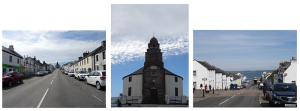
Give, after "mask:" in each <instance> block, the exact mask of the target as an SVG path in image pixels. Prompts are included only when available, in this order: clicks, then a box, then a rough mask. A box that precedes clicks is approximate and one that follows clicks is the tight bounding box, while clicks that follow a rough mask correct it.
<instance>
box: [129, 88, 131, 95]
mask: <svg viewBox="0 0 300 111" xmlns="http://www.w3.org/2000/svg"><path fill="white" fill-rule="evenodd" d="M128 96H131V87H129V88H128Z"/></svg>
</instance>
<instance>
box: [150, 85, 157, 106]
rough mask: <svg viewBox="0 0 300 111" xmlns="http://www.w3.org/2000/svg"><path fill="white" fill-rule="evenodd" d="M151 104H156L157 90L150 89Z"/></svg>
mask: <svg viewBox="0 0 300 111" xmlns="http://www.w3.org/2000/svg"><path fill="white" fill-rule="evenodd" d="M151 104H158V97H157V89H151Z"/></svg>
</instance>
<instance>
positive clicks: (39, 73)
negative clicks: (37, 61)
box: [36, 71, 44, 76]
mask: <svg viewBox="0 0 300 111" xmlns="http://www.w3.org/2000/svg"><path fill="white" fill-rule="evenodd" d="M42 75H44V73H43V71H39V72H37V73H36V76H42Z"/></svg>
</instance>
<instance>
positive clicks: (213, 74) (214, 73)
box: [193, 59, 247, 89]
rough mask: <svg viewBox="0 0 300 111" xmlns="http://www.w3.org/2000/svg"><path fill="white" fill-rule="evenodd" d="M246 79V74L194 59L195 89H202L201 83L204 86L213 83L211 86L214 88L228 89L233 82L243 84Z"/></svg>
mask: <svg viewBox="0 0 300 111" xmlns="http://www.w3.org/2000/svg"><path fill="white" fill-rule="evenodd" d="M246 79H247V78H246V76H244V75H243V74H241V73H237V74H234V73H229V72H225V71H224V70H222V69H220V68H217V67H215V66H213V65H210V64H209V63H207V62H206V61H197V60H195V59H194V60H193V84H194V85H195V89H200V84H202V85H203V87H204V86H205V85H206V84H207V85H211V88H214V89H225V88H227V89H228V88H230V84H231V83H233V84H237V85H241V84H242V83H243V82H244V81H246Z"/></svg>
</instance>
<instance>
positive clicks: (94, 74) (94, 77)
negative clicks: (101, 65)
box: [89, 72, 97, 85]
mask: <svg viewBox="0 0 300 111" xmlns="http://www.w3.org/2000/svg"><path fill="white" fill-rule="evenodd" d="M96 75H97V73H96V72H92V73H91V76H90V77H89V79H90V81H89V82H90V84H93V85H96V84H95V83H94V81H95V79H96Z"/></svg>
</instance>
